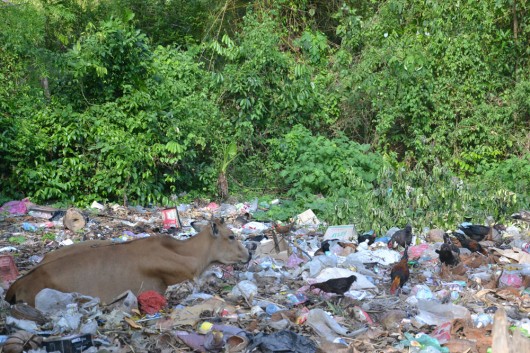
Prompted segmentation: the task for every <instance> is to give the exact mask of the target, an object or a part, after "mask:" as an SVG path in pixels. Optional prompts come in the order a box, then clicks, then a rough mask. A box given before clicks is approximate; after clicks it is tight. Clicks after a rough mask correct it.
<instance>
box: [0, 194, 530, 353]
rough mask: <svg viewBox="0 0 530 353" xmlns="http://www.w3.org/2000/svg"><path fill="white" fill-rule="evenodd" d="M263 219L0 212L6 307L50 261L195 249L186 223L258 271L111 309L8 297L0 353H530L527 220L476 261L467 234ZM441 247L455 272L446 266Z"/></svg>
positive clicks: (51, 296)
mask: <svg viewBox="0 0 530 353" xmlns="http://www.w3.org/2000/svg"><path fill="white" fill-rule="evenodd" d="M277 202H279V201H277ZM262 207H263V206H262V205H260V204H258V200H254V201H253V202H248V203H239V204H234V205H232V204H220V205H219V204H216V203H213V202H212V203H204V204H193V205H191V204H180V205H177V206H176V207H174V208H169V209H159V208H154V207H153V208H144V207H138V206H137V207H124V206H121V205H102V204H100V203H98V202H94V203H93V204H92V205H91V207H89V208H87V209H86V210H78V209H68V210H62V209H55V208H52V207H47V206H39V205H34V204H32V203H31V202H30V201H29V200H27V199H24V200H21V201H11V202H9V203H7V204H5V205H3V206H2V207H0V279H1V281H2V283H1V284H2V288H3V289H0V291H2V292H3V293H2V298H3V297H4V294H5V291H6V290H7V289H8V288H9V285H10V284H11V283H12V282H13V281H14V280H16V278H17V277H19V276H20V275H22V274H24V273H27V271H29V270H30V269H31V268H32V267H34V266H36V265H37V264H38V263H39V262H40V261H42V259H43V257H44V255H45V254H46V253H48V252H50V251H53V250H55V249H59V248H62V247H68V246H70V245H72V244H74V243H78V242H83V241H88V240H109V241H111V242H114V243H123V242H128V241H131V240H135V239H138V238H145V237H153V236H160V235H163V236H171V237H174V238H176V239H189V238H190V237H193V236H194V235H195V234H196V231H195V230H194V229H193V227H191V223H192V222H194V221H207V220H209V219H211V217H212V216H216V217H224V218H225V219H226V220H227V222H228V224H229V226H230V228H231V229H232V231H233V232H234V233H235V234H236V235H237V237H239V238H240V239H241V240H242V241H243V243H244V244H245V246H246V247H247V248H248V249H250V250H251V252H252V260H251V261H250V262H249V263H248V264H237V265H216V266H213V267H211V268H209V269H207V270H206V271H205V272H204V273H203V274H202V276H201V277H200V278H198V279H197V280H196V281H194V282H183V283H180V284H177V285H173V286H171V287H169V288H168V290H167V291H166V292H165V293H157V292H154V291H146V292H142V293H132V292H131V291H128V292H126V293H123V295H122V296H120V297H119V298H117V299H116V300H115V301H114V302H113V303H111V304H109V305H107V304H103V303H101V301H100V299H99V298H97V297H90V296H87V295H84V294H82V293H63V292H60V291H58V290H55V289H44V290H42V291H40V292H39V294H37V296H36V298H35V307H32V306H29V305H27V304H24V303H17V304H13V305H10V304H9V303H7V302H6V301H4V300H3V299H2V300H0V309H1V310H0V313H1V320H2V321H3V325H2V327H4V330H3V332H1V333H0V344H1V345H2V352H9V353H16V352H23V351H25V352H63V353H69V352H116V353H118V352H119V353H122V352H123V353H125V352H139V351H141V352H164V353H165V352H175V351H179V352H304V353H311V352H375V351H377V352H402V351H406V352H424V353H427V352H428V353H435V352H487V351H492V352H495V353H496V352H525V351H527V352H528V351H530V338H529V337H530V316H529V312H530V253H528V251H530V245H529V244H530V230H529V229H530V223H529V222H530V214H526V213H524V212H522V213H521V214H518V215H517V216H514V217H513V218H514V221H513V224H510V225H507V226H504V227H502V228H498V227H493V226H492V227H489V228H488V234H487V235H484V236H483V238H482V239H481V240H480V241H479V242H478V243H479V244H480V249H479V248H475V247H476V246H478V245H469V246H467V244H466V245H465V244H464V242H467V240H466V239H467V238H465V239H464V240H462V242H459V241H458V239H459V237H461V235H460V233H461V234H464V233H466V232H465V231H466V230H467V229H465V228H466V226H467V227H469V225H471V223H462V225H460V229H461V230H459V231H456V233H458V234H456V233H450V232H448V231H446V230H440V229H432V230H430V229H427V228H425V229H422V230H421V231H419V232H414V230H413V229H410V230H407V227H404V228H398V227H392V228H390V229H389V230H388V231H387V232H386V233H385V234H376V233H375V232H374V231H373V230H366V231H362V232H361V231H357V229H356V228H355V225H331V226H330V225H326V224H324V223H323V222H321V221H320V220H319V219H318V218H317V217H316V216H315V214H314V213H313V212H312V211H311V210H307V211H306V212H303V213H302V214H299V215H293V217H292V220H291V222H290V223H284V224H282V223H279V222H275V221H274V220H271V221H269V222H263V221H256V220H254V219H253V217H252V215H253V214H254V213H255V212H257V211H258V210H259V209H260V208H262ZM483 227H486V226H483ZM466 234H467V233H466ZM455 236H456V237H455ZM462 236H463V235H462ZM466 236H467V237H469V235H466ZM407 237H409V238H410V239H409V238H407ZM444 244H446V245H444ZM474 246H475V247H474ZM468 248H471V249H472V250H470V249H468ZM444 249H451V250H447V251H450V252H449V253H447V254H448V255H447V256H449V257H450V258H451V259H453V258H452V255H451V254H454V256H455V258H454V260H455V261H450V264H443V263H441V261H440V257H441V256H442V255H441V252H442V251H443V250H444ZM404 272H406V274H407V275H406V276H404ZM398 274H399V275H403V276H402V277H399V276H398ZM101 275H102V276H104V275H105V274H101ZM398 277H399V278H398ZM396 278H398V279H396ZM391 287H393V290H392V291H394V290H395V291H396V292H395V294H391Z"/></svg>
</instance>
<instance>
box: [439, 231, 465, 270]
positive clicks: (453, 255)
mask: <svg viewBox="0 0 530 353" xmlns="http://www.w3.org/2000/svg"><path fill="white" fill-rule="evenodd" d="M436 253H438V255H439V257H440V262H442V263H444V264H446V265H448V266H456V265H458V263H459V262H460V249H459V248H458V247H457V246H456V245H455V244H453V242H452V241H451V238H449V235H448V234H447V233H444V243H443V244H442V247H441V248H440V250H436Z"/></svg>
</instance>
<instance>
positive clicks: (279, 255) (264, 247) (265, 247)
mask: <svg viewBox="0 0 530 353" xmlns="http://www.w3.org/2000/svg"><path fill="white" fill-rule="evenodd" d="M278 246H279V247H280V251H279V252H277V251H276V249H275V248H274V240H272V239H267V240H263V241H262V242H261V243H260V244H259V245H258V247H257V248H256V252H255V253H254V255H255V257H259V256H262V257H263V256H270V257H272V258H273V259H276V260H282V261H287V259H288V258H289V255H288V254H287V249H288V248H289V245H288V244H287V242H286V241H285V239H283V238H282V237H278Z"/></svg>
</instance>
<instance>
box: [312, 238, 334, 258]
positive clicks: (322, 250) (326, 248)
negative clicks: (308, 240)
mask: <svg viewBox="0 0 530 353" xmlns="http://www.w3.org/2000/svg"><path fill="white" fill-rule="evenodd" d="M332 241H336V240H330V239H327V240H324V241H323V242H322V243H320V249H318V250H317V251H315V256H317V255H324V254H325V253H326V252H328V251H329V248H330V247H331V242H332Z"/></svg>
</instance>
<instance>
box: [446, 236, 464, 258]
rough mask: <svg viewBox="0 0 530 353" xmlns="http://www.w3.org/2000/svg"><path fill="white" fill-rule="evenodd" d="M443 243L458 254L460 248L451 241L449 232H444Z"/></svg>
mask: <svg viewBox="0 0 530 353" xmlns="http://www.w3.org/2000/svg"><path fill="white" fill-rule="evenodd" d="M444 244H447V245H449V248H450V249H451V251H452V252H454V253H456V254H457V255H460V248H459V247H458V246H456V245H455V244H454V243H453V241H452V240H451V238H450V237H449V234H447V233H444Z"/></svg>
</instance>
